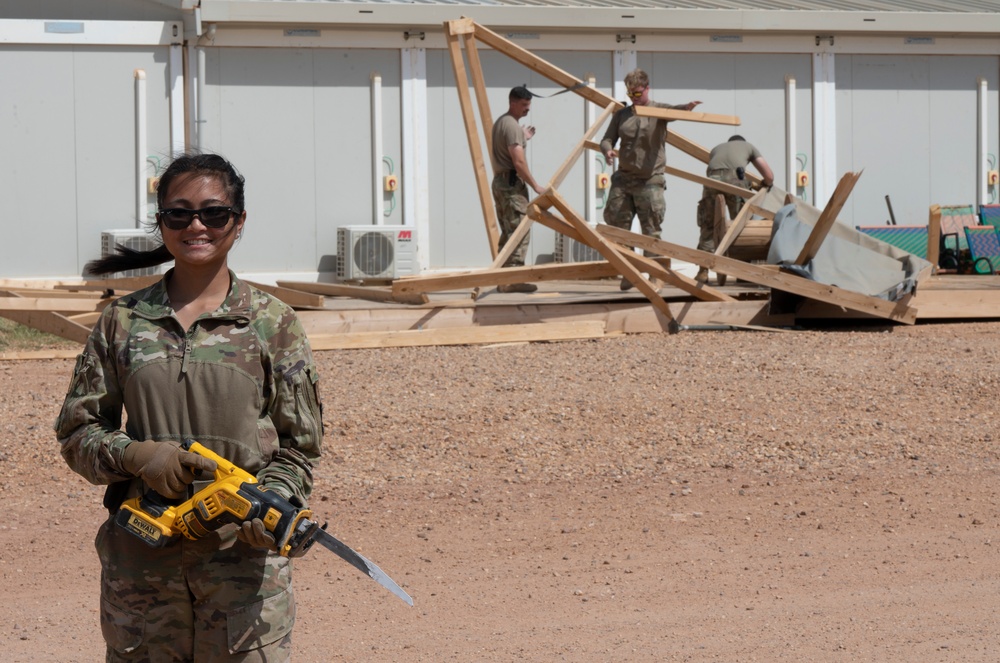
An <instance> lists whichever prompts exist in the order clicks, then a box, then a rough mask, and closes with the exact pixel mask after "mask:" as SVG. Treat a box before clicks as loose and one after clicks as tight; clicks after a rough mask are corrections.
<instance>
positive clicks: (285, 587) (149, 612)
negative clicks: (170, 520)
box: [56, 155, 323, 662]
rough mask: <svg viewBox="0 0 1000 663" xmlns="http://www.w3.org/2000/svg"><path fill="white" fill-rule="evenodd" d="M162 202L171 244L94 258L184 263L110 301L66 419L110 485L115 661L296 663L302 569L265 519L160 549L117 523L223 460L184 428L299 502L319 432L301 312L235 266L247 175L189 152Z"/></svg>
mask: <svg viewBox="0 0 1000 663" xmlns="http://www.w3.org/2000/svg"><path fill="white" fill-rule="evenodd" d="M157 198H158V200H157V202H158V205H159V211H158V213H157V215H156V226H157V231H158V232H159V233H160V234H161V236H162V238H163V245H162V246H161V247H159V248H158V249H156V250H154V251H150V252H138V253H137V252H125V253H124V254H122V255H118V256H112V257H110V258H107V259H102V260H99V261H95V262H94V263H91V264H90V265H88V270H89V271H90V272H92V273H110V272H116V271H121V270H123V269H132V268H138V267H143V266H150V265H154V264H160V263H162V262H165V261H168V260H171V259H172V260H173V261H174V268H173V269H171V270H170V271H169V272H167V274H166V275H165V276H164V277H163V279H162V280H161V281H159V282H158V283H156V284H155V285H153V286H151V287H149V288H146V289H144V290H140V291H138V292H135V293H133V294H131V295H127V296H125V297H122V298H121V299H118V300H117V301H116V302H114V303H113V304H111V305H110V306H108V307H107V308H106V309H105V310H104V312H103V314H102V315H101V319H100V320H99V321H98V323H97V325H96V326H95V328H94V331H93V332H92V333H91V335H90V339H89V340H88V342H87V345H86V347H85V349H84V351H83V353H82V354H81V355H80V356H79V358H78V359H77V363H76V368H75V370H74V373H73V377H72V381H71V384H70V388H69V393H68V394H67V396H66V401H65V403H64V404H63V408H62V411H61V412H60V414H59V418H58V420H57V422H56V435H57V437H58V439H59V442H60V444H61V451H62V455H63V457H64V458H65V459H66V462H67V463H68V464H69V466H70V467H71V468H73V470H75V471H76V472H78V473H79V474H81V475H82V476H83V477H84V478H86V479H87V480H88V481H90V482H91V483H94V484H107V485H108V486H109V487H108V490H107V492H106V494H105V506H107V507H108V509H109V511H110V512H111V514H112V517H110V518H109V519H108V520H107V521H105V523H104V524H103V525H102V526H101V528H100V530H99V531H98V534H97V539H96V542H95V543H96V547H97V551H98V555H99V557H100V560H101V570H102V572H101V607H100V621H101V630H102V633H103V635H104V639H105V641H106V643H107V661H109V662H118V661H247V660H254V661H268V662H273V661H287V660H288V659H289V657H290V653H291V631H292V625H293V623H294V620H295V602H294V597H293V594H292V585H291V572H292V569H291V565H290V563H289V560H288V559H287V558H285V557H281V556H280V555H278V554H276V553H275V551H274V547H273V546H274V540H273V538H272V537H271V536H270V534H268V533H267V532H266V531H263V527H260V526H258V527H255V526H254V525H255V523H254V522H248V523H244V524H243V525H242V526H239V527H237V526H232V525H231V526H227V527H223V528H221V529H219V530H218V531H217V532H214V533H212V534H211V535H210V536H208V537H205V538H203V539H199V540H197V541H189V540H186V539H183V538H182V539H180V540H178V541H177V542H175V543H171V544H169V545H167V546H165V547H162V548H151V547H149V546H147V545H146V544H145V543H144V542H142V541H141V540H140V539H139V538H137V537H134V536H132V535H131V534H129V533H127V532H126V531H125V530H124V529H122V528H120V527H118V526H116V525H115V521H114V517H113V516H114V513H115V512H116V511H117V510H118V509H119V507H120V505H121V503H122V502H123V501H124V500H125V499H127V498H130V497H133V496H136V495H140V494H142V493H144V492H145V491H148V490H155V491H156V492H158V493H160V494H161V495H163V496H165V497H168V498H174V499H184V498H187V497H189V496H190V495H191V494H192V493H193V490H194V489H193V487H192V486H191V484H192V482H193V481H194V478H195V476H194V473H195V471H196V470H206V471H211V470H213V469H215V462H214V461H211V460H209V459H206V458H203V457H202V456H198V455H196V454H192V453H189V452H187V451H184V450H183V449H182V448H180V443H181V442H182V441H183V440H184V439H186V438H191V439H195V440H197V441H199V442H201V444H203V445H205V446H206V447H208V448H209V449H211V450H212V451H214V452H216V453H218V454H219V455H221V456H223V457H224V458H226V459H228V460H230V461H232V462H233V463H235V464H236V465H238V466H239V467H242V468H243V469H245V470H247V471H248V472H250V473H252V474H254V475H255V476H256V477H257V479H258V481H260V482H261V484H262V485H263V486H266V487H267V488H269V489H273V490H275V491H277V492H278V493H280V494H281V495H283V496H284V497H286V498H292V497H295V498H298V499H300V500H302V501H303V502H305V500H306V499H307V498H308V497H309V494H310V492H311V490H312V465H313V463H314V462H315V461H316V460H317V459H318V458H319V455H320V443H321V439H322V436H323V423H322V415H321V407H320V401H319V397H318V392H317V375H316V367H315V365H314V363H313V357H312V352H311V350H310V348H309V342H308V340H307V339H306V335H305V332H304V330H303V328H302V326H301V325H300V323H299V321H298V319H297V318H296V316H295V313H294V312H293V311H292V310H291V308H289V307H288V306H287V305H285V304H284V303H282V302H280V301H278V300H277V299H274V298H273V297H271V296H270V295H268V294H266V293H264V292H262V291H260V290H258V289H256V288H253V287H251V286H249V285H248V284H247V283H244V282H243V281H241V280H240V279H238V278H237V277H236V275H235V274H233V272H232V271H230V270H229V268H228V261H227V256H228V254H229V251H230V249H231V248H232V247H233V244H234V243H235V241H236V239H237V238H239V237H240V235H241V233H242V232H243V226H244V224H245V222H246V211H245V209H244V198H243V178H242V177H241V176H240V175H239V174H238V173H237V172H236V170H235V169H234V168H233V167H232V165H231V164H229V163H228V162H227V161H226V160H225V159H223V158H221V157H219V156H216V155H190V156H183V157H180V158H178V159H177V160H175V161H174V162H173V163H172V164H171V165H170V167H169V168H168V169H167V170H166V171H165V172H164V174H163V176H162V177H161V178H160V186H159V191H158V194H157ZM123 409H124V411H125V412H127V414H128V416H127V422H126V424H125V427H124V430H122V413H123ZM256 525H260V523H259V521H258V522H257V523H256Z"/></svg>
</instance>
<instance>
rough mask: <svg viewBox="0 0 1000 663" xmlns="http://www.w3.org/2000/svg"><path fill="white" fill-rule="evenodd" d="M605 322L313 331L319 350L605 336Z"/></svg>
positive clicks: (313, 344) (311, 338)
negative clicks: (340, 332)
mask: <svg viewBox="0 0 1000 663" xmlns="http://www.w3.org/2000/svg"><path fill="white" fill-rule="evenodd" d="M604 335H605V334H604V323H603V322H601V321H599V320H582V321H576V322H548V323H538V324H527V325H489V326H473V327H448V328H439V329H408V330H403V331H384V332H360V333H347V334H315V335H312V334H310V335H309V345H310V346H311V347H312V349H313V350H314V351H315V350H345V349H352V348H402V347H418V346H432V345H482V344H486V343H524V342H534V341H567V340H576V339H582V338H601V337H603V336H604Z"/></svg>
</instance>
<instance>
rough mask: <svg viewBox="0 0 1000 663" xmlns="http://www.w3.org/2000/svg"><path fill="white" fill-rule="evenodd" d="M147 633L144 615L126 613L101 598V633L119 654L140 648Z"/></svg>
mask: <svg viewBox="0 0 1000 663" xmlns="http://www.w3.org/2000/svg"><path fill="white" fill-rule="evenodd" d="M145 632H146V620H145V619H144V618H143V617H142V615H136V614H133V613H131V612H126V611H125V610H122V609H121V608H119V607H118V606H116V605H113V604H112V603H110V602H109V601H108V600H107V599H105V598H104V597H103V596H102V597H101V633H102V634H103V635H104V641H105V642H106V643H108V646H109V647H111V648H112V649H114V650H115V651H116V652H118V653H119V654H128V653H130V652H133V651H135V650H136V649H138V648H139V645H141V644H142V639H143V636H144V635H145Z"/></svg>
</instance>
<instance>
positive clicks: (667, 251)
mask: <svg viewBox="0 0 1000 663" xmlns="http://www.w3.org/2000/svg"><path fill="white" fill-rule="evenodd" d="M597 229H598V231H599V232H600V233H601V234H602V235H604V236H605V237H608V238H610V239H613V240H614V241H616V242H619V243H620V244H625V245H626V246H637V247H640V248H643V249H649V250H650V251H652V252H654V253H658V254H660V255H665V256H668V257H671V258H676V259H678V260H686V261H687V262H692V263H694V264H696V265H698V266H700V267H705V268H707V269H711V270H713V271H716V272H723V273H725V274H728V275H729V276H732V277H735V278H738V279H743V280H745V281H750V282H751V283H756V284H758V285H763V286H767V287H770V288H775V289H778V290H783V291H785V292H790V293H792V294H796V295H801V296H803V297H808V298H810V299H816V300H819V301H822V302H828V303H830V304H835V305H838V306H843V307H845V308H849V309H851V310H854V311H860V312H862V313H870V314H872V315H874V316H876V317H879V318H886V319H889V320H895V321H897V322H902V323H905V324H911V325H912V324H913V323H914V322H915V321H916V319H917V311H916V309H915V308H914V307H912V306H909V305H908V301H907V300H905V299H904V300H902V301H898V302H889V301H886V300H884V299H879V298H878V297H869V296H868V295H863V294H861V293H857V292H851V291H850V290H844V289H843V288H838V287H837V286H833V285H826V284H824V283H816V282H815V281H809V280H808V279H804V278H802V277H800V276H794V275H791V274H785V273H782V272H778V271H774V270H772V269H763V268H761V267H760V266H757V265H753V264H751V263H746V262H743V261H741V260H734V259H732V258H726V257H724V256H718V255H715V254H714V253H707V252H705V251H698V250H697V249H691V248H688V247H686V246H681V245H679V244H673V243H671V242H666V241H663V240H659V239H653V238H652V237H645V236H643V235H638V234H636V233H633V232H629V231H627V230H621V229H619V228H614V227H612V226H607V225H600V226H598V227H597Z"/></svg>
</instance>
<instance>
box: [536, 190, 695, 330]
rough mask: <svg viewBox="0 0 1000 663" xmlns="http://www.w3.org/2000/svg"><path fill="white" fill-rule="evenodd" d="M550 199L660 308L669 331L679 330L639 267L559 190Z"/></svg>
mask: <svg viewBox="0 0 1000 663" xmlns="http://www.w3.org/2000/svg"><path fill="white" fill-rule="evenodd" d="M548 197H549V200H551V201H552V204H553V205H555V207H556V209H558V210H559V212H560V213H561V214H562V215H563V218H564V219H566V220H567V221H568V222H569V223H570V224H572V226H573V227H574V228H575V229H576V231H577V232H578V233H580V235H582V237H583V239H584V240H585V243H586V244H587V245H588V246H591V247H593V248H595V249H597V251H598V252H599V253H600V254H601V255H602V256H604V258H605V259H606V260H607V261H608V262H610V263H611V264H612V265H613V266H614V267H615V269H617V270H618V271H619V273H620V274H621V275H622V276H623V277H624V278H627V279H628V280H629V281H631V282H632V284H633V285H634V286H635V287H636V288H638V289H639V292H641V293H642V294H644V295H645V296H646V299H648V300H649V301H650V303H651V304H652V305H653V308H655V309H656V310H658V311H659V312H660V313H662V314H663V317H664V318H665V319H666V321H667V331H669V332H670V333H671V334H674V333H676V332H677V330H678V326H677V321H676V320H674V316H673V314H671V313H670V306H668V305H667V303H666V302H665V301H663V298H662V297H660V294H659V293H658V292H657V289H656V288H655V287H653V284H652V283H650V282H649V281H647V280H646V277H644V276H643V275H642V273H641V272H639V270H638V269H636V268H635V267H633V266H632V263H631V262H629V261H628V260H626V259H625V258H624V257H623V256H622V254H621V253H619V252H618V248H617V247H616V246H614V245H613V244H611V243H610V242H609V241H607V240H606V239H604V237H602V236H601V235H599V234H597V232H595V231H594V230H593V229H592V228H591V227H590V226H589V225H587V222H586V221H584V220H583V219H582V218H580V215H578V214H577V213H576V212H575V211H574V210H573V208H572V207H570V206H569V203H567V202H566V200H565V199H564V198H563V197H562V196H561V195H559V192H558V191H555V190H552V191H550V192H549V193H548Z"/></svg>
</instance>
